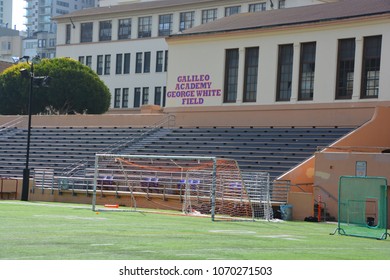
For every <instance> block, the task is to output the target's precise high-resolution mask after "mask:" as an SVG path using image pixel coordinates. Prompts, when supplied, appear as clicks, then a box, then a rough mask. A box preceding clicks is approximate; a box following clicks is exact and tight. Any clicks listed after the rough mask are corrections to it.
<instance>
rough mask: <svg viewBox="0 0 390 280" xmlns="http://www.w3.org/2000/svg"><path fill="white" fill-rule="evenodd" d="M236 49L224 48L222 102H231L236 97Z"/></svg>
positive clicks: (237, 55) (234, 100) (237, 56)
mask: <svg viewBox="0 0 390 280" xmlns="http://www.w3.org/2000/svg"><path fill="white" fill-rule="evenodd" d="M238 58H239V52H238V49H230V50H226V58H225V85H224V96H223V102H225V103H233V102H236V99H237V82H238V60H239V59H238Z"/></svg>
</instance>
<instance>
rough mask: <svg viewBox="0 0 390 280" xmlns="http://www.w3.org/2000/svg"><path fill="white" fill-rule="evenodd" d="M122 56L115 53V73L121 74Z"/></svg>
mask: <svg viewBox="0 0 390 280" xmlns="http://www.w3.org/2000/svg"><path fill="white" fill-rule="evenodd" d="M122 57H123V55H122V54H121V53H119V54H117V55H116V69H115V74H122Z"/></svg>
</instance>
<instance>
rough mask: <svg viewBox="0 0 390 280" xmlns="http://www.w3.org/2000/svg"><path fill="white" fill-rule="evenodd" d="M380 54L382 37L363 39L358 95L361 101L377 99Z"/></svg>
mask: <svg viewBox="0 0 390 280" xmlns="http://www.w3.org/2000/svg"><path fill="white" fill-rule="evenodd" d="M381 54H382V35H378V36H367V37H364V40H363V63H362V79H361V93H360V98H362V99H367V98H378V97H379V79H380V68H381V67H380V66H381Z"/></svg>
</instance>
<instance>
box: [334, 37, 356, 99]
mask: <svg viewBox="0 0 390 280" xmlns="http://www.w3.org/2000/svg"><path fill="white" fill-rule="evenodd" d="M354 71H355V38H352V39H342V40H339V46H338V61H337V84H336V99H351V98H352V92H353V76H354Z"/></svg>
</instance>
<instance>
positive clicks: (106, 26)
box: [99, 20, 111, 41]
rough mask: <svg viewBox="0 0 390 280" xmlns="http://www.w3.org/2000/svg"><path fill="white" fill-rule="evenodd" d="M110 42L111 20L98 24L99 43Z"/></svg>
mask: <svg viewBox="0 0 390 280" xmlns="http://www.w3.org/2000/svg"><path fill="white" fill-rule="evenodd" d="M110 40H111V20H105V21H100V22H99V41H110Z"/></svg>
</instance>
